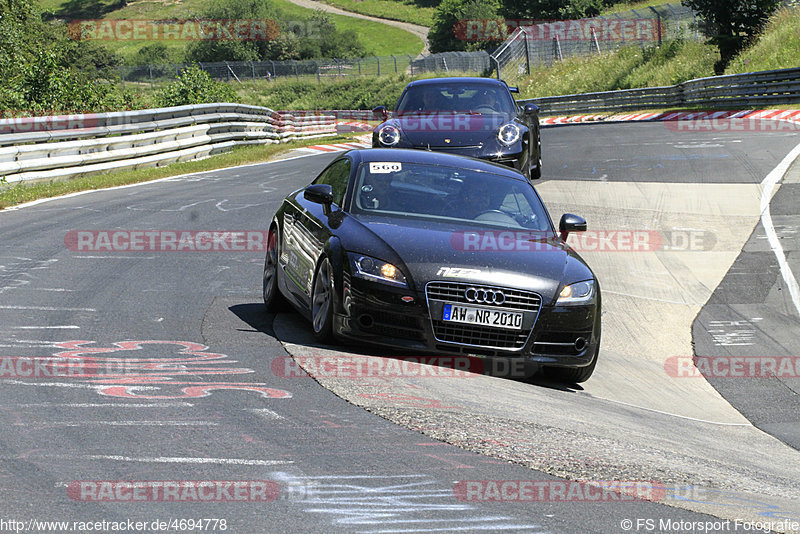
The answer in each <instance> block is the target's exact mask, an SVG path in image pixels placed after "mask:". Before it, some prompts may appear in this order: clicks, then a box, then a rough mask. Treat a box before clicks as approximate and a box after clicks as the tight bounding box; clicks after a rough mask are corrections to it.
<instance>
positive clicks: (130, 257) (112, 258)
mask: <svg viewBox="0 0 800 534" xmlns="http://www.w3.org/2000/svg"><path fill="white" fill-rule="evenodd" d="M72 258H78V259H83V260H154V259H155V258H156V257H155V256H72Z"/></svg>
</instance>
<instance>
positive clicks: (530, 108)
mask: <svg viewBox="0 0 800 534" xmlns="http://www.w3.org/2000/svg"><path fill="white" fill-rule="evenodd" d="M522 111H524V112H525V115H535V114H537V113H539V106H537V105H536V104H525V106H524V107H523V108H522Z"/></svg>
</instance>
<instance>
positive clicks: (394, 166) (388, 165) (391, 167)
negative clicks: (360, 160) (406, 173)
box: [369, 161, 403, 174]
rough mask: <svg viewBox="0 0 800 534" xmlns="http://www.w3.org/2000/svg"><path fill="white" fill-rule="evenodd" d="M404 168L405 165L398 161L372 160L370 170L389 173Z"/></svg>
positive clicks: (371, 171) (376, 172) (377, 172)
mask: <svg viewBox="0 0 800 534" xmlns="http://www.w3.org/2000/svg"><path fill="white" fill-rule="evenodd" d="M401 170H403V165H402V164H401V163H400V162H396V161H370V162H369V172H370V173H371V174H388V173H390V172H398V171H401Z"/></svg>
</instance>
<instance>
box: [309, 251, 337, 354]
mask: <svg viewBox="0 0 800 534" xmlns="http://www.w3.org/2000/svg"><path fill="white" fill-rule="evenodd" d="M311 287H312V289H311V325H312V330H313V331H314V337H315V338H317V341H322V342H329V341H332V340H333V268H332V267H331V262H330V261H329V260H328V257H327V256H323V257H322V259H321V260H320V262H319V265H317V271H316V272H315V273H314V283H313V284H312V285H311Z"/></svg>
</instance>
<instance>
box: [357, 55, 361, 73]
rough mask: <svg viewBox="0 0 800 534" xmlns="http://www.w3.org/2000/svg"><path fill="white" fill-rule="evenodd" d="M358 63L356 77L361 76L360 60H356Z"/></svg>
mask: <svg viewBox="0 0 800 534" xmlns="http://www.w3.org/2000/svg"><path fill="white" fill-rule="evenodd" d="M356 61H358V75H359V76H361V59H356Z"/></svg>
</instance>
